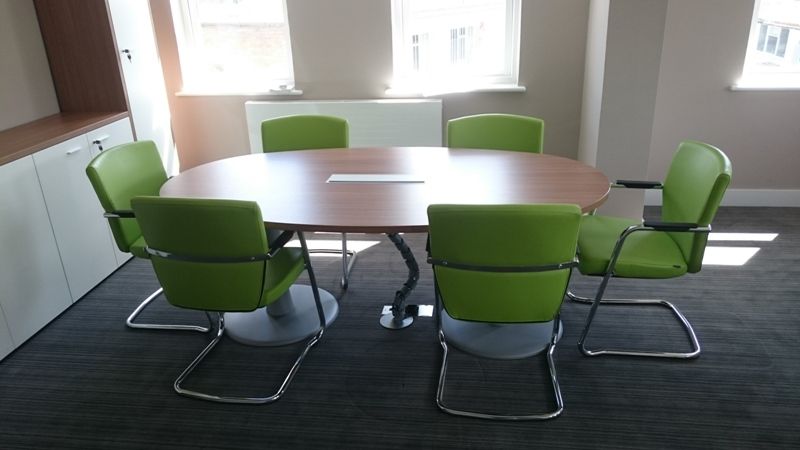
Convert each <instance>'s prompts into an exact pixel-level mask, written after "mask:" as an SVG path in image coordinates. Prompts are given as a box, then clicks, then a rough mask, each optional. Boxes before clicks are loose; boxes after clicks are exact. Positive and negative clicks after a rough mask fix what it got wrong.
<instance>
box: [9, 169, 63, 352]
mask: <svg viewBox="0 0 800 450" xmlns="http://www.w3.org/2000/svg"><path fill="white" fill-rule="evenodd" d="M0 267H2V269H1V270H0V287H2V288H1V289H0V307H2V309H3V313H4V314H5V316H6V321H7V324H8V329H9V331H10V332H11V338H12V339H13V342H14V344H16V345H20V344H22V343H23V342H25V341H26V340H27V339H28V338H29V337H31V336H33V334H34V333H36V332H37V331H39V329H40V328H42V327H43V326H45V325H47V323H48V322H50V321H51V320H52V319H53V318H55V317H56V316H57V315H58V314H59V313H61V312H62V311H64V309H66V308H67V307H68V306H69V305H70V304H71V299H70V295H69V289H68V287H67V279H66V278H65V276H64V269H63V268H62V266H61V260H60V259H59V255H58V248H57V247H56V241H55V238H54V237H53V229H52V227H51V226H50V220H49V218H48V216H47V208H46V207H45V202H44V197H43V196H42V189H41V187H39V181H38V180H37V178H36V168H35V166H34V164H33V157H32V156H26V157H24V158H22V159H18V160H16V161H13V162H10V163H8V164H5V165H2V166H0Z"/></svg>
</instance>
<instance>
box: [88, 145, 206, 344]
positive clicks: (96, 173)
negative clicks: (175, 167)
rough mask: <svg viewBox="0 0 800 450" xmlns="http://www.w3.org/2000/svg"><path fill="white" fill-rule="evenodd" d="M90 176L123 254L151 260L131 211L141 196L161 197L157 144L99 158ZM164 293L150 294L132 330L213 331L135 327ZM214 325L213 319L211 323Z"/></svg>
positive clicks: (168, 326) (111, 151)
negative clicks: (132, 203)
mask: <svg viewBox="0 0 800 450" xmlns="http://www.w3.org/2000/svg"><path fill="white" fill-rule="evenodd" d="M86 175H87V176H88V177H89V181H90V182H91V184H92V187H93V188H94V191H95V193H96V194H97V197H98V199H99V200H100V205H101V206H102V207H103V210H104V211H105V217H106V218H108V224H109V226H110V227H111V233H112V235H113V236H114V241H115V242H116V244H117V247H118V248H119V249H120V251H123V252H126V253H132V254H133V255H134V256H136V257H138V258H149V257H150V256H149V255H148V254H147V252H146V251H145V247H146V246H147V244H146V243H145V241H144V239H143V238H142V232H141V230H140V229H139V225H138V224H137V222H136V219H135V218H134V216H133V212H132V211H131V203H130V202H131V198H133V197H135V196H137V195H158V191H159V189H160V188H161V185H162V184H164V182H165V181H167V174H166V172H165V171H164V166H163V165H162V164H161V157H160V156H159V154H158V149H157V148H156V144H155V143H154V142H153V141H138V142H131V143H128V144H122V145H118V146H116V147H113V148H109V149H107V150H105V151H103V152H102V153H100V154H99V155H97V156H96V157H95V158H94V159H92V161H91V162H89V165H88V166H87V167H86ZM162 291H163V289H161V288H158V289H157V290H156V291H155V292H153V293H152V294H150V295H149V296H148V297H147V298H146V299H145V300H144V301H143V302H142V303H141V304H139V306H138V307H137V308H136V309H135V310H134V311H133V313H131V315H130V316H129V317H128V319H127V320H126V324H127V325H128V326H129V327H131V328H144V329H157V330H190V331H200V332H203V333H206V332H208V331H209V330H210V329H211V328H210V327H201V326H195V325H172V324H149V323H135V322H134V320H136V317H137V316H138V315H139V314H140V313H141V312H142V311H144V309H145V308H147V306H148V305H149V304H150V303H151V302H153V300H155V299H156V298H157V297H158V296H159V295H160V294H161V293H162ZM209 325H210V319H209Z"/></svg>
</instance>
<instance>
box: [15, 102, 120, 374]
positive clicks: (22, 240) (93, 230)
mask: <svg viewBox="0 0 800 450" xmlns="http://www.w3.org/2000/svg"><path fill="white" fill-rule="evenodd" d="M132 140H133V138H132V133H131V126H130V120H129V119H127V118H125V119H123V120H119V121H116V122H112V123H110V124H108V125H105V126H102V127H100V128H97V129H95V130H93V131H90V132H88V133H86V134H82V135H79V136H76V137H73V138H71V139H68V140H66V141H63V142H61V143H59V144H56V145H53V146H51V147H48V148H46V149H44V150H40V151H38V152H36V153H34V154H32V155H30V156H25V157H23V158H20V159H17V160H15V161H12V162H10V163H8V164H4V165H0V268H1V269H0V359H2V358H4V357H5V356H6V355H8V353H10V352H11V351H12V350H13V349H14V348H15V347H18V346H19V345H21V344H22V343H23V342H25V341H26V340H27V339H29V338H30V337H31V336H33V335H34V334H35V333H36V332H37V331H39V330H40V329H41V328H42V327H44V326H45V325H47V324H48V323H49V322H50V321H51V320H53V319H54V318H55V317H56V316H58V315H59V314H60V313H61V312H63V311H64V310H65V309H67V308H68V307H69V306H70V305H71V304H72V303H73V302H74V301H75V300H78V299H79V298H81V297H82V296H83V295H85V294H86V293H87V292H88V291H89V290H90V289H92V288H93V287H94V286H95V285H97V284H98V283H99V282H101V281H102V280H103V279H104V278H105V277H107V276H108V275H110V274H111V273H112V272H113V271H114V270H116V268H117V267H118V266H119V265H120V264H121V262H124V261H125V260H127V259H128V258H130V255H129V254H127V253H125V254H122V253H121V252H120V254H121V255H123V256H122V258H124V259H120V260H119V261H120V262H118V260H117V257H116V256H115V252H116V251H117V250H116V245H115V244H114V242H113V239H112V237H111V232H110V230H109V228H108V222H107V220H106V219H105V218H104V217H103V210H102V208H101V207H100V202H99V201H98V200H97V196H96V195H95V193H94V189H92V186H91V184H90V183H89V179H88V178H87V177H86V166H87V165H88V164H89V161H90V160H91V158H92V153H93V152H94V153H98V152H99V151H100V145H99V144H94V145H93V144H92V142H95V141H99V142H100V143H103V144H106V145H108V146H114V145H119V144H122V143H124V142H130V141H132Z"/></svg>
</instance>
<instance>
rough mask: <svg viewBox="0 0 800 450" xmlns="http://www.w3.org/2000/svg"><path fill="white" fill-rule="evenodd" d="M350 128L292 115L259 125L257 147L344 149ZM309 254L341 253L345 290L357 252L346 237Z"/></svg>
mask: <svg viewBox="0 0 800 450" xmlns="http://www.w3.org/2000/svg"><path fill="white" fill-rule="evenodd" d="M349 139H350V128H349V126H348V124H347V120H345V119H342V118H340V117H334V116H324V115H313V114H310V115H292V116H284V117H278V118H275V119H268V120H265V121H263V122H261V148H262V149H263V150H264V152H265V153H271V152H282V151H287V150H311V149H322V148H347V147H348V146H349ZM311 253H336V254H339V253H341V255H342V279H341V284H342V287H343V288H345V289H347V284H348V282H349V279H350V270H351V269H352V268H353V264H354V263H355V262H356V255H357V253H356V252H355V251H353V250H348V249H347V234H346V233H342V248H341V250H340V249H335V250H334V249H315V250H311Z"/></svg>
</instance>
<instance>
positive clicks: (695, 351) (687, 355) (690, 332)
mask: <svg viewBox="0 0 800 450" xmlns="http://www.w3.org/2000/svg"><path fill="white" fill-rule="evenodd" d="M640 231H645V232H646V231H663V230H659V229H658V228H657V227H652V226H646V225H632V226H630V227H628V228H627V229H625V231H623V232H622V234H621V235H620V237H619V239H618V240H617V243H616V244H615V246H614V250H613V252H612V254H611V259H610V260H609V262H608V267H607V268H606V273H605V275H604V276H603V279H602V281H601V282H600V286H599V287H598V289H597V294H596V295H595V298H594V299H591V298H588V297H581V296H578V295H575V294H573V293H572V292H570V291H567V297H568V298H569V299H570V300H572V301H574V302H578V303H591V305H592V307H591V309H590V310H589V315H588V316H587V318H586V324H585V326H584V328H583V331H582V332H581V336H580V338H579V339H578V348H579V349H580V351H581V353H583V354H584V355H586V356H600V355H621V356H651V357H659V358H678V359H691V358H696V357H698V356H699V355H700V342H699V341H698V340H697V335H696V334H695V332H694V329H693V328H692V325H691V323H689V321H688V320H687V319H686V317H685V316H684V315H683V314H682V313H681V312H680V310H678V308H677V307H675V305H673V304H672V303H670V302H668V301H666V300H660V299H605V300H603V294H604V293H605V290H606V287H607V286H608V282H609V280H610V279H611V277H613V276H614V268H615V267H616V264H617V259H618V258H619V255H620V253H621V252H622V246H623V244H624V243H625V239H626V238H627V237H628V236H630V235H631V234H633V233H635V232H640ZM670 231H673V232H691V233H709V232H710V231H711V226H710V225H709V226H706V227H697V226H694V227H687V228H684V229H670ZM601 303H602V304H604V305H606V304H608V305H660V306H665V307H667V308H669V310H670V311H672V313H673V314H674V315H675V317H676V318H677V319H678V320H679V321H680V323H681V325H682V326H683V329H684V331H685V332H686V334H687V336H688V337H689V340H690V342H691V346H692V350H691V351H689V352H662V351H634V350H619V349H595V350H592V349H589V348H587V347H586V338H587V335H588V334H589V328H590V327H591V325H592V321H593V320H594V316H595V314H596V313H597V308H598V307H599V306H600V304H601Z"/></svg>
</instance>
